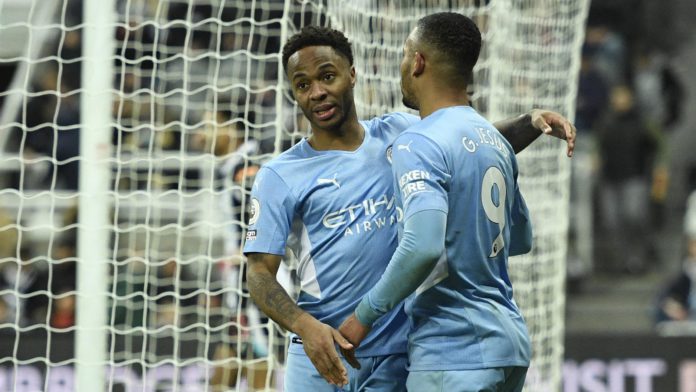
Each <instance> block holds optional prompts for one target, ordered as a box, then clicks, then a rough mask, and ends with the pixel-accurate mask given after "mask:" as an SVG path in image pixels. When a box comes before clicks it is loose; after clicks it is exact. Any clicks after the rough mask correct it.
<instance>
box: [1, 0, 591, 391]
mask: <svg viewBox="0 0 696 392" xmlns="http://www.w3.org/2000/svg"><path fill="white" fill-rule="evenodd" d="M587 3H588V1H587V0H554V1H551V0H547V1H532V0H525V1H513V0H489V1H486V0H469V1H466V0H460V1H451V0H450V1H444V0H443V1H434V0H429V1H424V2H419V4H418V5H417V6H414V5H413V2H410V1H403V0H380V1H367V0H353V1H339V0H329V1H328V2H326V1H321V0H320V1H297V0H294V1H290V0H286V1H285V2H283V1H273V0H266V1H244V0H226V1H225V0H222V1H220V0H161V1H148V0H119V1H117V2H116V7H115V8H116V10H117V16H116V18H115V20H116V24H115V25H114V26H111V27H110V30H111V31H112V32H113V34H112V37H114V38H115V40H113V41H112V44H113V45H114V46H115V55H114V58H113V76H114V77H113V80H112V94H111V95H112V96H113V105H112V111H111V118H112V123H111V127H112V131H111V139H112V142H111V146H112V147H111V151H112V154H111V159H110V160H109V162H110V164H109V167H110V171H111V191H109V192H108V194H107V196H105V197H106V198H105V199H104V200H106V202H105V203H102V205H103V211H104V213H105V214H108V216H109V220H108V221H109V228H108V232H109V238H110V239H109V243H108V248H109V253H108V265H109V266H108V273H109V277H108V279H107V282H108V287H105V288H104V292H103V293H102V294H104V295H106V297H107V298H108V302H107V304H105V307H106V309H105V312H106V313H107V316H106V320H107V324H108V325H106V326H105V328H104V329H103V332H104V334H103V335H101V336H104V337H105V338H106V339H107V342H108V343H107V350H106V352H105V353H104V356H103V361H104V362H103V363H104V365H107V366H106V371H105V380H106V382H107V383H108V387H109V389H110V390H129V391H130V390H138V391H140V390H159V388H165V389H166V388H169V387H168V386H170V387H171V386H177V387H173V389H174V390H177V388H178V390H196V391H199V390H204V388H203V385H207V386H210V385H214V384H215V385H218V388H217V389H219V390H224V389H225V388H233V389H234V388H236V389H243V388H245V387H244V386H248V385H250V384H256V385H258V386H259V387H262V388H268V389H271V390H273V389H275V388H278V387H279V381H278V379H279V378H280V376H281V373H282V362H283V358H284V353H285V347H286V342H285V339H284V337H283V335H282V334H281V333H280V332H278V331H277V329H276V328H275V327H273V326H272V325H271V324H269V323H267V322H266V320H265V319H264V318H263V317H262V315H259V314H258V311H256V310H255V308H253V307H250V306H249V300H248V296H247V295H246V294H245V292H244V283H243V260H242V258H241V256H240V253H239V244H240V241H241V238H243V237H242V236H243V234H244V223H243V222H245V221H246V219H247V216H246V197H247V195H248V189H249V186H250V184H251V179H253V175H254V173H255V170H256V168H257V166H258V165H259V164H260V163H262V162H263V161H265V160H266V159H268V158H270V157H271V156H273V155H275V154H276V153H277V152H279V151H281V150H282V149H284V148H286V147H287V146H289V145H290V144H291V143H292V141H293V140H295V139H297V137H298V136H299V135H301V134H302V133H303V131H304V130H303V128H304V127H305V126H304V125H301V124H302V121H301V119H300V116H298V115H297V110H296V108H295V107H294V106H293V104H292V102H291V100H290V99H289V97H288V94H287V90H286V88H285V84H284V83H285V82H284V81H283V74H282V70H279V60H280V54H279V52H280V48H281V45H282V42H283V41H284V39H286V38H287V37H288V36H289V35H291V34H292V33H294V32H295V31H297V28H298V27H299V26H302V25H306V24H327V23H328V24H331V25H332V26H333V27H336V28H338V29H340V30H342V31H344V32H345V33H346V35H347V36H348V38H349V39H350V40H351V42H352V43H353V47H354V51H355V63H356V69H357V73H358V84H357V91H356V94H355V96H356V100H357V105H358V106H357V107H358V112H359V115H360V116H361V117H363V118H364V117H367V116H371V115H376V114H382V113H386V112H388V111H393V110H402V109H403V107H402V105H401V97H400V88H399V73H398V69H399V62H400V59H401V51H402V44H403V40H404V39H405V37H406V35H407V34H408V32H409V31H410V30H411V28H412V27H413V25H414V23H415V21H416V20H417V19H418V17H420V16H423V15H425V14H428V13H431V12H434V11H441V10H445V9H454V10H458V11H461V12H464V13H466V14H468V15H470V16H472V17H473V18H474V20H475V21H476V22H477V23H478V24H479V26H480V27H481V30H482V32H483V33H484V39H485V47H484V50H483V53H482V55H481V59H480V60H479V66H478V68H477V72H476V84H475V85H474V86H473V89H472V90H473V92H474V102H475V105H476V106H477V108H478V109H479V110H481V111H482V112H483V113H484V114H485V115H486V116H488V117H489V118H491V119H493V120H497V119H501V118H504V117H509V116H512V115H515V114H518V113H520V112H524V111H527V110H528V109H529V108H531V107H533V106H542V107H546V108H550V109H555V110H557V111H560V112H562V113H564V114H566V115H572V112H573V106H574V96H575V90H576V86H575V85H576V77H575V75H576V70H577V68H578V58H579V46H580V42H581V41H582V34H583V23H584V18H585V15H586V11H587V6H588V4H587ZM105 11H106V10H105ZM89 24H90V19H89V16H88V15H87V16H85V17H84V18H83V16H82V12H81V1H79V0H32V1H28V0H27V1H17V0H0V42H11V43H13V45H7V46H5V45H3V48H0V65H3V66H4V65H9V64H14V65H16V72H15V75H14V77H13V78H12V80H11V83H10V84H9V87H8V88H7V89H6V90H4V91H2V92H0V99H2V104H3V105H2V113H1V116H0V121H1V122H0V186H1V188H0V236H1V238H0V298H1V300H0V390H11V391H20V390H32V389H31V388H34V389H33V390H54V389H56V388H60V386H61V385H63V386H64V387H65V390H71V386H72V385H73V367H74V366H77V365H78V364H79V363H80V359H79V358H75V355H74V354H73V341H74V336H75V331H76V330H80V328H81V326H80V325H77V326H76V325H75V320H74V314H75V312H74V310H75V297H76V293H77V291H76V273H75V269H76V268H81V266H84V265H86V263H88V262H89V260H84V259H81V258H78V257H77V256H76V237H77V235H76V232H77V231H78V229H79V225H78V223H77V222H78V218H77V211H78V206H77V201H78V196H79V193H78V191H77V187H78V176H77V165H78V163H79V162H83V164H84V157H83V156H81V155H80V152H79V148H78V147H77V146H78V143H77V140H78V135H79V131H80V129H81V120H80V117H81V115H82V116H84V113H80V104H79V98H80V96H81V94H84V88H83V86H82V85H81V81H80V71H81V60H83V59H84V56H85V53H91V52H89V51H87V50H85V49H84V48H81V42H82V41H83V39H82V38H83V34H84V31H85V29H86V28H87V26H89ZM83 107H84V106H83ZM519 160H520V164H521V178H522V179H521V183H522V186H523V192H524V194H525V196H526V198H527V200H528V203H529V206H530V210H531V212H532V216H533V219H534V229H535V248H534V251H533V253H532V255H530V256H526V257H523V258H517V259H514V260H511V269H512V271H513V281H514V284H515V289H516V291H515V296H516V298H517V300H518V303H520V305H521V307H522V308H523V311H524V315H525V317H526V319H527V322H528V325H529V328H530V332H531V334H532V337H533V340H534V364H533V369H532V370H531V371H530V377H529V382H528V386H529V388H528V390H539V391H542V390H544V391H545V390H549V391H551V390H556V389H557V386H558V385H559V379H560V374H559V372H560V364H561V361H562V352H563V341H562V337H563V304H564V296H563V282H564V274H565V269H564V263H563V262H564V254H565V246H566V245H565V233H566V226H567V180H568V170H567V162H566V161H565V158H563V148H562V146H561V143H559V142H556V141H551V140H539V141H537V142H535V143H534V145H533V146H532V147H531V148H530V149H529V150H528V151H527V152H524V153H523V154H521V155H520V156H519ZM83 200H84V199H83ZM83 218H84V217H83ZM80 221H81V220H80ZM77 306H79V303H78V305H77ZM78 335H79V334H78ZM95 336H100V335H98V334H97V335H95ZM269 358H270V359H269ZM61 382H63V383H64V384H61ZM222 385H225V386H226V387H223V386H222ZM56 390H60V389H56ZM95 390H96V389H95ZM207 390H213V388H212V387H208V389H207Z"/></svg>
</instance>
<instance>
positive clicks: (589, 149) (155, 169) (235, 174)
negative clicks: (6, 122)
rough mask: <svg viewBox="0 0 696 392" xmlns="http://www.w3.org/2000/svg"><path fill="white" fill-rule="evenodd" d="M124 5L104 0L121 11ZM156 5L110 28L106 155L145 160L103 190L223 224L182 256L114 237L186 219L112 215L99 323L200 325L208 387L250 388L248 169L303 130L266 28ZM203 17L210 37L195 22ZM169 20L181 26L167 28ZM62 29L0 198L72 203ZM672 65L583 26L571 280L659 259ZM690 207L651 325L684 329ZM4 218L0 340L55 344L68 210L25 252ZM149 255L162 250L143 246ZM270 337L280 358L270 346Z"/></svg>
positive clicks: (76, 43)
mask: <svg viewBox="0 0 696 392" xmlns="http://www.w3.org/2000/svg"><path fill="white" fill-rule="evenodd" d="M68 3H69V5H70V7H69V9H68V12H66V13H65V15H67V18H66V19H65V20H63V21H62V23H64V24H65V25H66V26H68V27H71V26H73V27H74V26H76V25H78V24H79V22H80V16H79V15H80V11H79V10H80V8H79V7H80V2H79V1H77V0H73V1H70V2H68ZM223 3H224V2H223ZM130 4H131V3H130V2H126V1H121V2H119V5H120V7H126V6H129V5H130ZM153 4H154V2H142V3H141V5H140V6H138V7H141V9H140V8H139V9H130V10H129V9H123V10H122V12H121V14H122V15H127V16H128V18H126V19H125V20H122V21H121V25H120V27H119V28H118V29H117V32H116V38H117V40H116V43H117V45H116V46H117V47H116V49H117V55H118V56H117V58H116V63H115V65H116V67H117V69H118V70H119V71H118V72H117V75H118V76H117V78H116V79H115V80H114V85H113V91H114V98H115V99H114V105H113V108H112V116H113V118H114V128H113V146H115V147H117V149H116V150H115V153H116V154H117V155H118V156H119V157H120V158H121V159H122V161H124V162H126V161H128V162H137V161H138V159H147V164H146V165H145V166H137V165H128V164H125V163H124V165H123V166H121V167H118V168H116V169H115V170H114V178H115V181H114V183H113V188H114V190H118V191H120V192H124V193H125V194H130V195H135V194H137V193H138V192H140V191H147V192H149V193H152V194H166V193H167V191H171V190H177V191H180V192H182V193H185V194H197V193H200V192H199V191H200V190H201V189H207V190H209V191H210V193H211V194H212V196H211V199H209V200H208V201H210V202H213V203H216V206H217V207H218V208H217V209H218V210H219V211H220V214H218V215H219V216H222V217H228V218H221V219H222V220H221V221H220V222H219V223H220V225H219V226H216V227H214V228H212V229H211V230H218V229H219V228H220V227H222V231H223V233H222V235H220V236H219V238H220V241H219V242H220V244H216V243H215V241H211V240H209V238H205V239H202V240H200V239H199V240H196V239H193V238H192V237H193V236H188V237H187V232H186V230H185V229H180V231H179V232H177V233H169V234H177V235H176V236H175V235H172V236H171V237H178V238H183V239H181V240H180V242H174V243H167V239H166V237H167V233H164V234H163V233H161V232H157V233H155V231H158V230H152V231H147V230H145V231H129V230H128V229H127V228H124V227H121V226H120V224H121V223H124V222H130V223H132V222H134V221H136V222H143V223H151V222H152V220H150V221H143V219H158V220H157V224H158V225H160V226H166V225H167V224H171V223H174V224H177V225H179V226H180V227H181V226H187V225H189V224H190V223H191V222H193V219H191V220H187V218H186V216H184V217H183V218H182V216H181V215H180V214H179V213H178V211H177V213H176V214H174V215H173V217H171V218H167V217H158V218H147V217H143V216H140V215H138V213H137V211H135V212H133V211H131V212H124V210H114V211H112V215H111V222H112V223H113V225H114V232H113V233H112V239H111V247H112V249H113V256H114V260H115V262H114V263H113V264H112V266H111V270H110V273H111V276H112V279H111V282H112V284H111V287H109V292H110V301H112V302H111V306H110V309H112V311H111V312H110V314H109V320H110V324H111V325H112V326H113V327H114V329H122V330H124V331H128V330H130V331H134V330H137V329H138V328H140V327H147V328H148V329H157V328H164V329H166V328H167V327H176V328H177V330H178V331H179V332H181V333H186V332H187V331H189V332H191V333H190V335H191V339H192V340H196V341H197V340H198V339H200V335H197V334H196V333H197V332H196V331H198V329H197V328H198V326H200V325H204V326H206V328H207V331H208V336H209V337H208V339H212V340H215V341H216V342H219V343H220V344H218V345H217V346H216V350H215V352H214V353H212V357H213V358H214V359H215V360H219V361H221V363H224V364H225V365H224V366H221V367H220V368H219V369H218V372H216V375H215V378H214V382H215V383H219V384H220V385H222V384H226V385H235V383H236V380H237V375H241V374H242V373H244V375H245V376H246V377H247V379H249V380H250V381H249V382H250V383H253V382H254V381H253V380H254V379H256V380H257V381H258V382H261V384H259V385H264V383H265V379H266V374H267V372H268V368H267V366H266V365H263V363H255V364H254V365H253V366H251V367H249V368H248V369H244V371H243V372H242V371H241V370H240V369H239V368H238V367H237V365H236V364H235V362H229V361H228V362H224V358H230V357H235V356H242V357H243V358H246V359H258V358H266V357H267V356H268V354H269V353H268V339H269V338H271V337H272V336H274V335H275V334H278V332H277V331H275V330H272V329H271V328H269V327H267V326H266V324H265V319H264V318H263V316H262V315H261V314H260V313H259V312H258V310H257V309H256V308H255V307H253V306H252V305H251V304H250V302H249V300H248V294H247V293H246V288H245V287H244V278H243V276H244V271H243V264H242V263H241V255H240V251H239V246H240V243H241V240H242V239H241V233H242V232H243V230H242V225H243V223H242V222H244V221H245V220H246V218H247V214H248V211H246V210H244V209H243V208H242V207H243V206H246V205H248V203H246V202H245V201H246V198H247V197H248V195H249V190H250V187H251V184H252V183H253V179H254V175H255V173H256V171H257V170H258V168H259V166H260V165H261V164H262V163H263V159H266V158H268V157H270V155H271V154H272V153H273V152H274V151H275V150H277V149H279V148H280V149H281V150H282V149H284V148H287V147H288V146H289V145H291V144H292V143H293V142H294V141H295V140H296V139H297V138H298V137H301V136H302V134H303V132H304V131H305V130H306V129H307V124H306V123H304V122H303V120H302V116H301V115H299V114H298V113H297V112H296V111H295V110H294V108H293V106H292V103H291V101H290V99H289V97H287V96H282V97H280V99H277V98H278V97H277V96H276V94H281V92H278V91H276V90H275V89H273V88H271V86H274V85H275V84H276V81H277V78H278V71H279V69H278V68H279V64H278V63H277V56H273V54H274V53H278V51H279V49H280V41H279V38H278V37H279V35H278V34H277V30H279V26H278V25H274V24H273V23H271V24H267V25H263V26H254V28H252V26H251V25H250V24H248V23H247V24H245V23H235V24H232V23H230V22H231V21H233V20H238V19H240V18H242V17H244V16H247V17H248V16H250V14H249V12H250V11H249V10H248V9H239V8H232V7H227V8H226V7H222V6H221V7H218V6H211V5H200V6H195V7H190V8H189V7H188V5H187V4H186V3H183V2H182V3H177V2H174V1H172V2H169V3H167V4H169V6H168V7H167V9H166V12H164V13H162V12H157V10H156V9H155V8H153V7H154V6H153ZM270 4H275V3H274V2H270ZM279 4H280V7H279V8H277V9H276V8H273V7H270V8H267V9H266V8H263V9H259V10H257V12H261V13H265V14H264V15H254V16H255V17H256V18H257V19H263V20H272V19H273V18H275V17H278V13H279V12H280V13H281V14H282V11H283V10H282V2H281V3H279ZM133 7H135V6H133ZM160 11H161V10H160ZM156 14H157V15H159V16H160V17H163V18H164V20H161V21H160V22H161V23H159V25H158V27H155V25H153V24H142V23H140V22H141V21H142V20H144V19H146V18H152V17H154V16H155V15H156ZM298 17H305V18H311V15H310V14H309V13H298ZM139 18H141V19H139ZM212 18H220V20H221V21H222V24H215V23H212V22H207V21H210V20H212ZM181 20H185V21H187V24H188V25H193V26H196V27H195V28H194V29H192V30H188V29H186V28H185V26H184V25H183V24H180V23H166V22H168V21H181ZM305 23H306V21H305ZM298 24H299V23H298ZM63 33H64V34H60V35H58V36H57V37H58V38H56V39H55V40H54V41H52V42H51V43H50V44H49V45H46V47H45V48H44V57H45V58H47V59H48V60H47V61H44V62H42V63H40V64H38V65H37V66H36V70H35V72H34V73H33V78H32V79H31V82H32V84H31V86H30V90H31V94H30V98H29V99H28V101H27V103H26V105H23V106H22V110H21V111H20V113H18V115H17V118H16V122H17V123H18V124H22V127H17V128H16V129H14V130H13V131H12V132H11V134H10V136H9V138H8V140H7V144H6V146H5V150H6V151H7V152H10V153H15V154H18V155H21V156H22V158H23V159H24V162H25V165H24V167H23V169H22V170H18V171H14V172H11V173H10V174H9V175H8V176H7V177H6V178H4V179H3V183H2V184H0V185H2V186H3V188H5V189H15V190H17V191H21V192H27V194H28V193H31V192H40V191H42V190H48V189H51V190H56V191H59V192H66V194H73V193H71V192H74V191H76V190H77V189H78V180H79V176H78V170H79V161H78V159H77V157H78V156H79V137H80V64H81V62H80V61H78V60H79V59H80V58H81V56H82V54H81V40H82V29H81V28H74V29H73V28H69V29H66V30H65V31H63ZM52 56H54V57H52ZM669 60H670V59H669V53H665V52H663V51H661V50H660V48H659V47H655V46H653V45H649V44H647V43H645V42H640V41H638V42H636V40H634V39H633V40H632V39H629V37H626V36H625V35H623V34H622V33H621V32H620V31H617V30H616V29H615V28H613V26H612V25H611V23H607V22H606V21H599V22H596V21H593V20H592V19H590V24H589V25H588V27H587V34H586V40H585V44H584V46H583V52H582V64H581V70H580V77H579V89H578V97H577V113H576V125H577V129H578V144H577V147H576V152H575V156H574V157H573V159H572V165H573V168H572V191H571V198H572V200H571V208H570V212H571V215H572V216H571V219H570V222H571V228H570V242H569V259H568V273H569V278H570V279H571V280H572V279H584V278H586V277H588V276H591V275H592V274H593V273H598V272H603V273H611V274H641V273H644V272H645V271H647V270H650V269H652V268H655V266H656V265H658V264H659V263H660V260H659V258H660V254H659V252H658V249H657V246H656V242H657V241H658V239H657V237H656V235H658V234H659V233H660V230H661V228H663V227H664V225H665V221H666V207H665V202H666V197H667V192H668V189H669V180H670V178H669V170H668V167H669V159H670V156H669V151H668V149H667V140H668V138H669V137H670V133H671V132H673V131H674V128H675V126H676V125H677V124H678V123H679V121H680V120H681V118H682V114H683V112H684V110H685V108H684V107H683V102H684V98H685V94H686V92H685V88H684V85H683V83H682V81H680V80H679V77H678V76H677V73H676V72H675V70H674V69H673V68H672V65H671V63H670V61H669ZM278 101H282V105H281V106H282V107H283V110H282V112H283V113H284V115H283V116H282V117H281V119H280V123H281V124H282V127H283V129H284V136H283V138H282V140H276V132H275V128H276V124H277V123H278V116H277V114H278ZM116 124H118V125H116ZM27 130H30V132H27ZM251 135H253V136H251ZM183 156H186V157H189V158H188V160H186V161H182V160H181V158H180V157H183ZM171 157H179V160H178V161H175V163H176V164H174V165H165V164H163V162H166V161H167V159H169V158H171ZM192 157H193V158H192ZM197 157H198V158H201V159H197ZM255 157H260V158H259V159H260V160H257V159H256V158H255ZM201 162H204V163H205V162H208V163H206V164H203V163H201ZM691 186H692V188H696V183H695V184H691ZM129 192H130V193H129ZM158 192H159V193H158ZM68 199H70V198H68ZM70 200H72V201H74V200H75V198H74V197H73V198H72V199H70ZM690 205H691V208H690V209H689V211H690V214H691V216H692V218H690V220H688V221H689V222H691V223H690V224H691V226H689V227H691V229H690V230H691V231H688V233H687V234H688V235H687V241H686V243H685V244H684V249H685V253H684V255H685V257H684V259H685V263H684V268H683V270H682V271H681V272H680V273H679V274H678V276H676V277H675V279H674V280H673V281H672V280H670V281H669V282H668V283H669V284H668V285H667V286H666V288H665V291H664V293H663V294H662V295H661V297H660V299H659V306H658V313H659V316H658V319H659V320H660V321H662V320H671V319H674V320H688V319H690V318H691V319H696V283H692V282H696V196H694V197H692V198H691V204H690ZM17 211H22V209H21V208H19V209H18V210H16V211H15V210H11V209H0V293H1V294H0V329H1V328H2V325H5V326H7V325H8V324H11V325H15V326H22V327H23V326H30V325H37V324H43V325H47V326H50V327H51V328H53V329H55V330H70V329H71V328H72V327H73V326H74V323H75V304H76V300H75V288H76V263H77V260H76V257H75V256H76V247H77V222H78V211H77V208H76V207H75V203H69V205H67V206H66V207H65V208H63V209H61V210H60V215H59V217H58V218H57V219H53V218H51V219H50V221H51V223H52V224H53V225H54V227H55V228H56V230H55V233H54V234H52V235H50V236H49V237H48V239H47V240H45V241H43V242H42V243H37V242H33V240H32V229H31V227H30V226H29V222H25V221H22V216H21V213H18V215H14V213H15V212H17ZM195 213H196V212H195V211H194V212H193V214H194V215H195ZM153 243H157V244H160V245H161V246H160V248H168V249H166V250H163V249H157V250H154V249H153V248H155V247H156V246H153V245H152V244H153ZM686 244H688V246H686ZM203 259H204V260H203ZM276 341H277V342H280V344H281V345H282V342H283V340H282V339H278V340H276ZM278 349H279V350H282V349H283V348H282V347H279V348H278ZM283 357H284V355H280V356H279V358H283ZM261 380H262V381H261Z"/></svg>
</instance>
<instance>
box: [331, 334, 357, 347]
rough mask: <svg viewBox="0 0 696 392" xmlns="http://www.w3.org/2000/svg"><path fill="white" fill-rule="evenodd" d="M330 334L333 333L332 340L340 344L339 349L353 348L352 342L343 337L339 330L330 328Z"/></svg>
mask: <svg viewBox="0 0 696 392" xmlns="http://www.w3.org/2000/svg"><path fill="white" fill-rule="evenodd" d="M331 334H332V335H333V339H334V341H335V342H336V343H338V345H339V346H341V349H345V350H352V349H353V344H352V343H351V342H349V341H348V340H347V339H346V338H344V337H343V335H341V333H340V332H338V331H337V330H335V329H332V330H331Z"/></svg>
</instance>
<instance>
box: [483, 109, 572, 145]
mask: <svg viewBox="0 0 696 392" xmlns="http://www.w3.org/2000/svg"><path fill="white" fill-rule="evenodd" d="M493 125H494V126H495V127H496V128H497V129H498V130H499V131H500V133H501V134H502V135H503V136H504V137H505V139H507V141H508V142H509V143H510V145H512V149H513V150H514V151H515V154H517V153H519V152H520V151H522V150H524V149H525V148H527V146H529V145H530V144H531V143H532V142H533V141H534V140H536V138H538V137H539V135H541V134H542V133H544V134H546V135H549V136H553V137H556V138H559V139H562V140H565V141H566V143H567V144H568V150H567V154H568V156H569V157H571V156H573V149H575V135H576V129H575V126H574V125H573V124H571V123H570V121H568V119H566V118H565V117H563V115H561V114H560V113H556V112H552V111H550V110H544V109H532V110H531V111H530V112H529V113H526V114H523V115H520V116H517V117H514V118H510V119H507V120H502V121H498V122H496V123H494V124H493Z"/></svg>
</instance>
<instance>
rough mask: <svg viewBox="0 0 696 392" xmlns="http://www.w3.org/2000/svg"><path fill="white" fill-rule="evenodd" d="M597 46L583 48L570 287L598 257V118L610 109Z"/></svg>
mask: <svg viewBox="0 0 696 392" xmlns="http://www.w3.org/2000/svg"><path fill="white" fill-rule="evenodd" d="M595 51H596V48H593V47H591V46H587V45H586V46H585V47H584V48H583V51H582V62H581V65H580V77H579V82H578V98H577V107H576V117H575V119H576V124H577V128H578V132H579V133H580V135H581V137H579V138H578V139H577V141H576V144H575V152H574V154H573V159H572V160H571V162H570V165H571V192H570V204H571V205H572V206H574V208H571V209H570V214H571V219H570V225H569V227H568V234H569V235H568V263H567V275H568V280H569V283H570V287H571V288H572V287H576V286H575V285H574V284H573V283H579V282H580V281H581V280H582V279H583V278H584V277H586V276H588V275H589V274H590V273H591V272H592V270H593V260H594V210H595V208H594V191H595V185H596V177H597V151H596V150H597V148H596V135H595V129H596V127H597V121H598V119H601V118H602V117H603V115H604V113H605V112H606V110H607V101H608V95H609V86H608V85H607V82H606V80H605V78H604V76H603V75H602V73H601V72H600V71H599V70H598V69H597V67H596V66H595V64H594V62H593V61H594V54H595Z"/></svg>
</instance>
